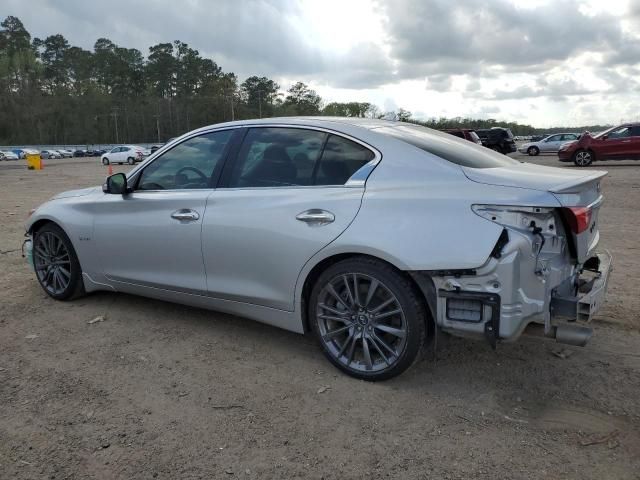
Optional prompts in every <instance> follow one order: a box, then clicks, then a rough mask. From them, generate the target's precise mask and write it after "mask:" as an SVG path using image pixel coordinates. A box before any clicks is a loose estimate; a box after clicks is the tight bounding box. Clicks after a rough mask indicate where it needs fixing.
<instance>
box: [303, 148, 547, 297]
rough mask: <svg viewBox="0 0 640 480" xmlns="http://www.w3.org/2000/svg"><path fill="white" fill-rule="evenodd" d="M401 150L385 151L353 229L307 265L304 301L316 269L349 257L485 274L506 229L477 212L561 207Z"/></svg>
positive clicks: (403, 266) (407, 268)
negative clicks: (495, 207)
mask: <svg viewBox="0 0 640 480" xmlns="http://www.w3.org/2000/svg"><path fill="white" fill-rule="evenodd" d="M461 141H464V140H461ZM389 142H390V143H392V142H391V140H390V141H389ZM394 142H395V140H394ZM398 143H400V144H401V145H386V146H384V147H383V148H381V150H382V151H383V152H385V153H384V156H383V159H382V161H381V163H380V165H378V167H377V168H376V169H375V170H374V171H373V172H372V174H371V175H370V176H369V179H368V180H367V183H366V188H365V193H364V196H363V200H362V206H361V208H360V211H359V212H358V215H357V216H356V218H355V220H354V221H353V223H352V224H351V225H350V226H349V227H348V228H347V229H346V231H345V232H344V233H343V234H342V235H340V236H339V237H338V238H337V239H336V240H334V241H333V242H332V243H331V244H329V245H328V246H327V247H325V248H324V249H323V250H321V251H320V252H318V253H317V254H316V255H315V256H314V257H313V258H312V259H311V260H310V261H309V262H308V263H307V264H306V265H305V267H304V269H303V271H302V272H301V275H300V279H299V281H298V288H297V290H296V294H297V297H298V298H297V299H298V301H299V300H300V295H301V290H302V289H301V285H302V284H303V283H304V282H303V281H302V280H303V279H304V278H306V276H307V275H308V273H309V272H310V271H311V269H312V268H313V267H314V266H315V265H317V264H318V263H319V262H320V261H322V260H324V259H326V258H329V257H331V256H334V255H338V254H343V253H359V254H367V255H372V256H375V257H378V258H380V259H383V260H385V261H387V262H389V263H391V264H393V265H394V266H396V267H397V268H399V269H401V270H405V271H411V270H444V269H447V270H450V269H468V268H477V267H480V266H482V265H483V264H484V263H485V262H486V261H487V259H488V258H489V255H490V253H491V251H492V249H493V247H494V246H495V244H496V242H497V240H498V237H499V236H500V234H501V232H502V227H501V226H499V225H497V224H495V223H493V222H490V221H488V220H485V219H483V218H481V217H479V216H478V215H476V214H475V213H474V212H473V211H472V210H471V206H472V205H473V204H504V205H538V206H553V207H557V206H558V202H557V200H556V199H555V198H554V197H553V196H551V195H550V194H548V193H546V192H540V191H536V190H529V189H524V188H514V187H504V186H496V185H484V184H478V183H475V182H472V181H471V180H469V179H467V178H466V176H465V175H464V173H463V172H462V169H461V168H460V167H459V166H458V165H455V164H453V163H450V162H448V161H446V160H443V159H441V158H439V157H436V156H434V155H432V154H428V153H426V152H423V151H422V150H419V149H417V148H415V147H413V146H410V145H406V144H404V143H402V142H398Z"/></svg>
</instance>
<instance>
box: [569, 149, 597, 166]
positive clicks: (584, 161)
mask: <svg viewBox="0 0 640 480" xmlns="http://www.w3.org/2000/svg"><path fill="white" fill-rule="evenodd" d="M594 160H595V158H594V155H593V152H592V151H591V150H578V151H577V152H576V153H574V154H573V163H575V164H576V165H577V166H578V167H586V166H588V165H591V163H592V162H593V161H594Z"/></svg>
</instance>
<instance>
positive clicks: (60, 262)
mask: <svg viewBox="0 0 640 480" xmlns="http://www.w3.org/2000/svg"><path fill="white" fill-rule="evenodd" d="M33 264H34V267H35V270H36V277H37V278H38V283H40V286H41V287H42V289H43V290H44V291H45V292H46V293H47V295H49V296H50V297H52V298H55V299H56V300H69V299H71V298H73V297H75V296H78V295H80V294H81V293H82V292H83V291H84V287H83V284H82V270H81V268H80V262H79V261H78V257H77V256H76V252H75V250H74V248H73V245H72V244H71V241H70V240H69V237H67V235H66V234H65V233H64V231H63V230H62V229H61V228H60V227H58V226H57V225H55V224H53V223H47V224H46V225H44V226H42V227H41V228H40V229H38V231H37V232H36V233H35V235H34V239H33Z"/></svg>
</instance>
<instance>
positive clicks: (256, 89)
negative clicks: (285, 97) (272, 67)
mask: <svg viewBox="0 0 640 480" xmlns="http://www.w3.org/2000/svg"><path fill="white" fill-rule="evenodd" d="M279 90H280V85H278V84H277V83H276V82H274V81H273V80H271V79H269V78H267V77H258V76H255V75H254V76H252V77H249V78H247V79H246V80H245V81H244V82H242V84H241V85H240V98H241V100H242V101H243V102H244V104H245V106H246V115H247V116H249V117H258V118H262V117H271V116H273V114H274V111H275V102H276V100H277V99H278V96H279Z"/></svg>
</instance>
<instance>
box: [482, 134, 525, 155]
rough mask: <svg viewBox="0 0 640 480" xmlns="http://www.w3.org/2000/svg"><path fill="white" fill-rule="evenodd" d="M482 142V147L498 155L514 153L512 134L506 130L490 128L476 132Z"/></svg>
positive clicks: (514, 143)
mask: <svg viewBox="0 0 640 480" xmlns="http://www.w3.org/2000/svg"><path fill="white" fill-rule="evenodd" d="M476 133H477V134H478V136H479V137H480V140H481V141H482V145H484V146H485V147H487V148H490V149H491V150H494V151H496V152H499V153H503V154H505V155H506V154H508V153H512V152H515V151H516V150H517V148H516V142H515V140H514V138H513V133H511V130H509V129H508V128H502V127H492V128H486V129H479V130H476Z"/></svg>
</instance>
